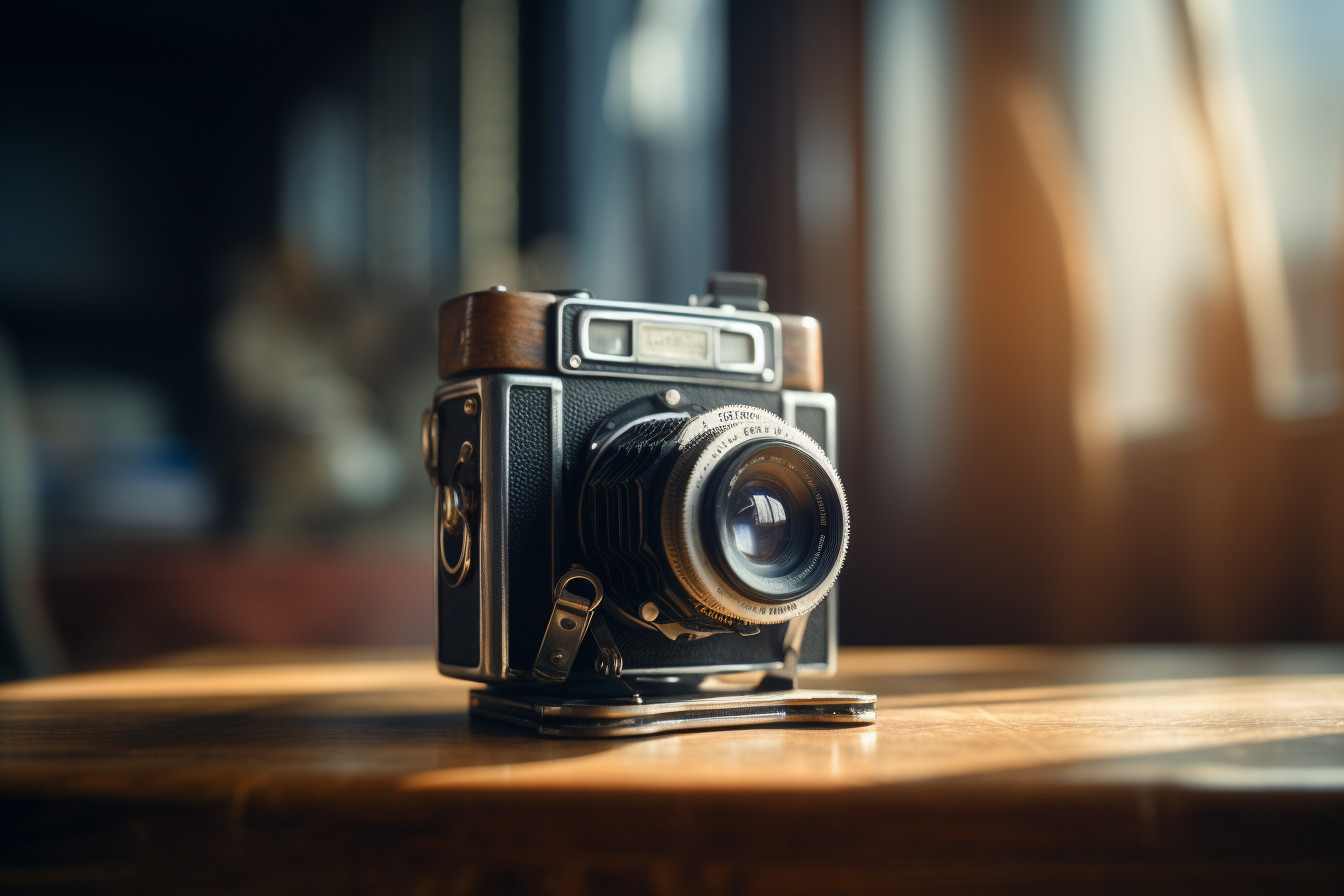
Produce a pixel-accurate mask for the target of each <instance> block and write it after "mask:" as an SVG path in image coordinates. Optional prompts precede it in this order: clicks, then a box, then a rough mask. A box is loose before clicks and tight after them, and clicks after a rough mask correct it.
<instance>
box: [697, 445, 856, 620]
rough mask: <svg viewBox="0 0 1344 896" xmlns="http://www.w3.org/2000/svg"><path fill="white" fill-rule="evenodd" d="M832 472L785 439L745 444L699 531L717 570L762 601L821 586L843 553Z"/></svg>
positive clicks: (713, 493)
mask: <svg viewBox="0 0 1344 896" xmlns="http://www.w3.org/2000/svg"><path fill="white" fill-rule="evenodd" d="M829 473H830V471H829V470H827V469H825V468H823V467H822V465H821V464H820V463H818V461H817V459H816V458H814V457H812V456H811V455H809V454H808V453H807V452H806V451H804V450H802V449H800V448H799V447H798V446H797V445H794V444H791V443H789V442H785V441H766V442H761V443H752V444H747V445H745V446H744V447H742V448H740V449H738V450H737V451H735V452H733V453H732V454H731V455H729V456H727V457H725V458H724V460H723V461H721V462H720V464H719V471H718V474H717V475H716V476H715V477H714V481H713V483H712V485H711V487H710V489H709V491H708V492H707V500H706V502H705V513H706V515H707V516H708V520H706V521H705V523H704V524H703V525H702V531H704V532H705V533H706V536H707V541H708V542H709V548H710V555H711V557H712V558H713V561H714V565H715V566H716V568H717V570H718V572H719V573H720V574H721V575H723V576H724V577H726V578H727V579H728V580H729V581H730V582H732V583H733V585H735V586H736V588H737V589H738V590H740V591H742V592H743V593H745V594H751V595H753V596H755V597H756V598H757V599H759V600H763V601H768V602H772V603H781V602H784V601H787V600H789V599H791V598H794V597H797V596H799V595H800V594H805V593H806V592H808V591H810V590H811V589H812V588H814V587H816V585H817V584H818V583H819V581H820V580H822V579H824V578H825V577H826V575H827V574H828V573H829V572H830V568H829V567H830V565H832V564H833V563H834V559H835V555H836V553H837V552H838V551H839V549H840V544H839V539H838V538H837V537H836V536H837V532H836V530H835V527H834V525H833V524H834V523H835V522H836V520H835V518H834V516H835V513H836V508H837V507H838V505H839V503H840V502H839V495H838V493H837V490H836V489H835V488H834V486H833V484H832V483H833V482H834V481H835V480H834V478H833V476H832V475H829Z"/></svg>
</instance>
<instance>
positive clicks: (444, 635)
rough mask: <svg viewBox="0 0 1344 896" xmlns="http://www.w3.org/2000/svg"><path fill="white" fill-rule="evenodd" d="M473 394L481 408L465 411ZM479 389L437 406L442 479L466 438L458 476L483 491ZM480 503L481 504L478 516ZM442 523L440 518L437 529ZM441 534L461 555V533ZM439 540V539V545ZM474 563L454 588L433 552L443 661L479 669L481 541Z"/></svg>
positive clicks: (469, 486)
mask: <svg viewBox="0 0 1344 896" xmlns="http://www.w3.org/2000/svg"><path fill="white" fill-rule="evenodd" d="M468 400H471V401H474V402H475V410H476V413H473V414H469V413H467V412H466V408H467V407H468V406H467V404H466V402H467V401H468ZM480 406H481V405H480V395H479V394H478V393H477V392H474V391H472V392H463V393H459V394H456V395H454V396H453V397H451V398H445V399H444V400H442V401H441V402H439V403H438V405H437V406H436V408H435V410H436V412H437V414H438V421H439V453H438V465H439V470H440V476H441V477H443V480H442V481H446V478H447V477H448V476H450V475H451V474H452V471H453V468H454V466H455V465H456V464H457V457H458V452H459V451H460V450H461V447H462V444H463V443H464V442H468V443H470V444H471V446H472V452H471V456H470V457H469V458H468V459H467V460H466V461H465V462H463V464H462V466H461V469H460V470H459V471H458V473H457V475H458V479H459V481H460V482H461V483H462V485H463V486H464V487H466V488H467V489H469V490H471V491H473V492H475V493H476V494H477V495H479V494H480V493H481V415H480ZM479 513H480V508H479V507H478V508H477V510H476V517H475V518H476V519H479ZM437 528H438V524H437V523H436V530H437ZM434 537H435V538H436V539H443V540H444V547H445V550H447V551H449V552H450V553H453V554H454V557H455V556H456V553H457V552H458V551H460V549H461V541H460V539H457V538H453V537H451V536H445V535H444V533H442V532H439V531H435V533H434ZM437 550H438V544H437V543H436V544H435V551H436V552H437ZM473 553H474V554H475V556H474V557H472V559H471V564H472V567H471V569H470V570H469V571H468V573H467V576H466V578H465V579H464V580H463V582H462V584H461V585H460V586H458V587H457V588H449V587H448V585H447V583H446V582H445V581H444V573H443V570H442V569H441V568H440V566H439V558H438V556H437V553H436V555H435V558H434V583H435V584H434V588H435V593H436V595H437V599H438V614H437V624H438V633H437V634H438V637H437V639H436V641H435V643H436V644H437V647H438V659H439V664H440V665H446V666H460V667H463V668H466V669H474V668H476V667H477V666H479V665H480V662H481V559H482V558H481V545H480V540H479V538H477V543H476V545H475V547H474V548H473Z"/></svg>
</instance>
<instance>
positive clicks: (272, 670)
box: [0, 648, 1344, 894]
mask: <svg viewBox="0 0 1344 896" xmlns="http://www.w3.org/2000/svg"><path fill="white" fill-rule="evenodd" d="M841 669H842V675H841V676H840V677H839V678H838V679H836V680H834V683H835V684H836V685H838V686H850V687H857V688H863V689H871V690H873V691H875V692H876V693H877V694H878V695H879V701H878V706H879V721H878V723H877V724H876V725H872V726H866V727H858V728H843V729H824V728H801V727H795V728H758V729H744V730H732V731H720V732H691V733H682V734H672V735H665V736H654V737H648V738H636V739H631V740H624V741H563V740H548V739H540V738H537V737H535V736H530V735H527V734H523V733H515V732H513V731H511V730H509V729H505V728H499V727H493V726H485V725H480V724H475V725H473V724H470V723H469V722H468V720H467V717H466V713H465V707H466V689H467V686H466V685H463V684H461V683H458V682H453V681H449V680H447V679H442V678H440V677H439V676H438V674H437V673H436V672H435V671H434V670H433V668H432V665H431V663H430V660H429V656H428V651H427V650H426V651H415V652H387V651H382V652H369V651H362V652H355V651H344V652H319V651H311V652H304V653H284V654H279V653H271V654H266V653H255V652H253V653H246V652H242V651H229V652H212V653H194V654H186V655H181V656H177V657H174V658H170V659H168V660H166V661H163V662H161V663H158V664H154V665H148V666H142V667H137V668H134V669H129V670H125V671H117V672H107V673H99V674H90V675H78V676H69V677H63V678H54V679H48V680H42V681H32V682H23V683H14V684H9V685H5V686H3V687H0V732H2V733H0V804H2V805H3V808H4V812H3V821H2V822H0V890H3V891H5V892H14V891H28V890H41V889H44V888H45V887H47V886H48V885H52V886H57V885H59V887H60V888H61V889H62V891H66V890H69V889H76V890H78V889H81V888H87V889H90V890H97V891H100V892H102V891H107V890H109V889H113V890H123V891H136V892H141V891H145V890H169V891H174V892H192V891H195V892H198V893H199V892H236V891H238V890H240V889H246V890H247V891H248V892H263V893H265V892H277V893H280V892H295V891H300V890H302V891H305V892H317V891H318V890H319V888H322V889H327V890H332V889H334V890H338V891H347V890H349V889H351V888H359V889H372V890H376V891H383V892H396V893H422V892H423V893H437V892H448V893H455V892H462V893H472V892H479V891H482V890H494V891H499V890H503V891H517V892H528V893H581V892H595V891H615V892H630V893H640V892H647V893H700V892H721V893H730V892H731V893H740V894H752V893H761V894H766V893H769V894H781V893H809V894H811V893H834V892H872V891H875V890H882V889H887V888H888V885H890V884H893V883H900V884H905V885H913V886H915V887H924V888H932V889H947V890H953V891H957V890H962V891H983V890H985V889H1005V888H1007V889H1021V890H1023V891H1031V892H1036V891H1039V890H1040V889H1041V888H1042V887H1044V888H1046V889H1056V890H1059V889H1064V890H1068V891H1077V890H1079V889H1086V890H1095V889H1108V888H1116V889H1128V888H1134V889H1139V888H1142V889H1145V890H1148V889H1153V888H1154V886H1155V887H1156V888H1157V889H1163V890H1171V891H1180V892H1190V891H1192V890H1194V891H1204V890H1206V889H1210V888H1212V887H1214V885H1217V888H1218V889H1219V891H1220V892H1221V891H1242V890H1252V891H1258V890H1267V889H1275V890H1280V889H1281V890H1285V891H1292V892H1302V891H1304V890H1321V891H1331V890H1333V891H1334V892H1344V889H1339V887H1341V886H1344V649H1340V648H1244V649H1198V648H1179V649H1166V648H1163V649H1158V648H1147V649H1090V650H1058V649H1043V648H958V649H871V650H848V651H845V652H844V653H843V655H842V658H841ZM828 684H829V683H828Z"/></svg>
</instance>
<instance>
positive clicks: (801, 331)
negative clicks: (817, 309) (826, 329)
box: [779, 314, 825, 392]
mask: <svg viewBox="0 0 1344 896" xmlns="http://www.w3.org/2000/svg"><path fill="white" fill-rule="evenodd" d="M779 322H780V324H781V325H782V326H781V330H782V332H783V342H784V364H783V367H784V375H783V376H782V377H781V378H780V379H781V382H783V384H784V388H785V389H801V390H804V391H807V392H820V391H821V390H822V386H823V384H824V382H825V380H824V377H823V375H822V367H821V324H819V323H817V319H816V318H815V317H803V316H801V315H798V314H781V315H780V316H779Z"/></svg>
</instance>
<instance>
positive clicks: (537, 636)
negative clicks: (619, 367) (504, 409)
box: [505, 386, 570, 670]
mask: <svg viewBox="0 0 1344 896" xmlns="http://www.w3.org/2000/svg"><path fill="white" fill-rule="evenodd" d="M507 394H508V464H507V466H508V472H507V473H506V474H505V478H506V479H507V483H506V485H505V488H506V489H507V493H508V502H507V516H506V526H507V530H508V545H507V547H506V549H505V551H506V553H505V562H506V569H507V574H508V578H507V580H506V591H507V594H508V664H509V666H510V667H511V668H513V669H517V670H527V669H531V668H532V663H533V662H534V661H535V660H536V656H537V650H538V649H539V648H540V647H541V636H542V633H543V631H544V630H545V627H546V621H547V620H548V619H549V618H550V615H551V610H552V594H551V588H552V586H553V585H554V584H555V579H556V575H555V573H556V570H554V569H552V562H551V560H552V558H551V551H552V544H553V541H552V531H551V530H552V526H553V511H552V507H551V495H552V492H553V486H554V483H553V477H554V463H553V457H552V443H553V441H554V438H553V430H554V427H555V421H554V420H553V419H552V417H551V398H552V392H551V389H550V388H549V387H544V386H513V387H512V388H510V389H509V390H508V393H507ZM562 528H563V525H562ZM558 565H559V566H560V568H561V569H562V570H563V569H567V568H568V567H569V565H570V564H569V561H566V562H564V563H563V564H558Z"/></svg>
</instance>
